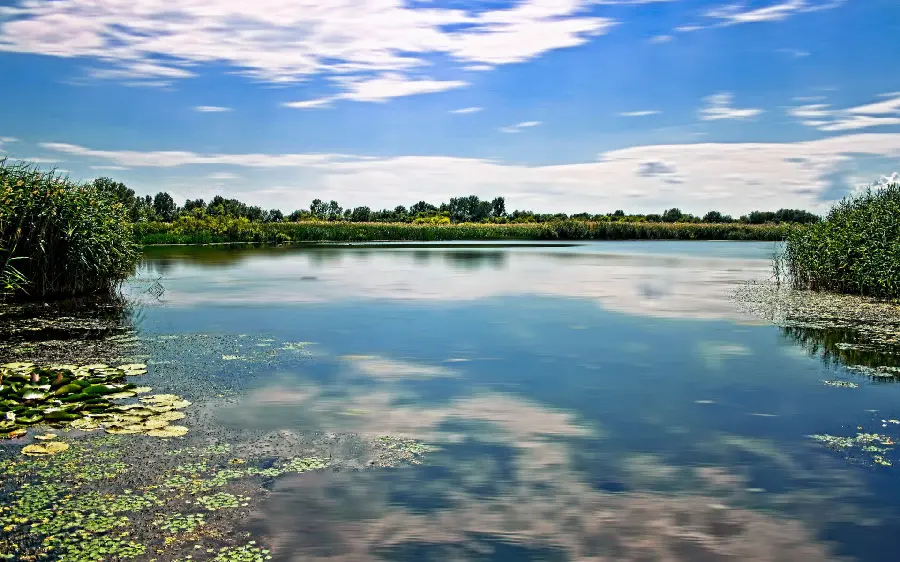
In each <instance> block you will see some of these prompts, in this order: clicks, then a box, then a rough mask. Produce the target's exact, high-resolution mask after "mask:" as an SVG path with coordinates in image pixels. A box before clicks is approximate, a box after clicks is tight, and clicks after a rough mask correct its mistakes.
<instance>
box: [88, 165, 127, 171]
mask: <svg viewBox="0 0 900 562" xmlns="http://www.w3.org/2000/svg"><path fill="white" fill-rule="evenodd" d="M90 168H91V169H92V170H110V171H122V170H130V169H131V168H129V167H128V166H91V167H90Z"/></svg>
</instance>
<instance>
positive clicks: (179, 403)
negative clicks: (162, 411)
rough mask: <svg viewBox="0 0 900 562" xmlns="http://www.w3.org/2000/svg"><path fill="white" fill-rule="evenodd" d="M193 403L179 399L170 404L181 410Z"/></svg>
mask: <svg viewBox="0 0 900 562" xmlns="http://www.w3.org/2000/svg"><path fill="white" fill-rule="evenodd" d="M190 405H191V403H190V402H188V401H187V400H178V401H177V402H172V403H170V404H169V406H171V407H173V408H175V409H176V410H181V409H182V408H187V407H188V406H190Z"/></svg>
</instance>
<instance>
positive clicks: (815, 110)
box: [788, 92, 900, 132]
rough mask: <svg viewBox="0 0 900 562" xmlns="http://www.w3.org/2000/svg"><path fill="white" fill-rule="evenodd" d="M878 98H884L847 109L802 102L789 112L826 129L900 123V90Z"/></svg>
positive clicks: (845, 129)
mask: <svg viewBox="0 0 900 562" xmlns="http://www.w3.org/2000/svg"><path fill="white" fill-rule="evenodd" d="M878 98H880V99H882V100H883V101H876V102H873V103H868V104H864V105H859V106H856V107H849V108H846V109H832V108H831V105H829V104H824V103H818V104H807V105H800V106H796V107H791V108H789V109H788V114H789V115H791V116H792V117H795V118H796V119H798V120H799V121H800V123H801V124H803V125H806V126H807V127H813V128H815V129H818V130H820V131H826V132H834V131H854V130H858V129H867V128H869V127H885V126H891V125H900V92H892V93H888V94H881V95H879V96H878Z"/></svg>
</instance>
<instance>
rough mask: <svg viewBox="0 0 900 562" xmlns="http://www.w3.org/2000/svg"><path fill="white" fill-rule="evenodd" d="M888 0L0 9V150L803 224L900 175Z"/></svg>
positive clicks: (171, 184)
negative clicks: (784, 214)
mask: <svg viewBox="0 0 900 562" xmlns="http://www.w3.org/2000/svg"><path fill="white" fill-rule="evenodd" d="M898 53H900V4H898V3H897V2H896V0H747V1H745V2H742V3H737V4H734V3H732V4H729V3H728V0H524V1H518V2H512V1H506V0H496V1H495V0H490V1H485V2H474V1H470V0H429V1H426V0H407V1H405V2H404V1H400V0H369V1H353V0H339V1H321V0H319V1H312V0H297V1H294V0H257V1H255V2H245V1H239V0H180V1H179V2H175V3H173V2H160V1H159V0H128V1H122V0H92V1H91V2H86V1H84V0H6V1H0V71H2V75H3V76H5V77H7V79H8V80H7V82H8V83H7V86H6V87H4V88H2V90H0V103H2V110H0V111H2V119H0V151H5V152H7V153H8V154H9V156H10V157H13V158H25V159H32V160H35V161H38V162H41V165H42V166H57V167H59V168H61V169H65V170H68V171H69V173H70V175H71V176H72V177H75V178H77V179H89V178H93V177H97V176H100V175H109V176H112V177H114V178H116V179H120V180H122V181H124V182H126V183H127V184H128V185H129V186H131V187H132V188H134V189H135V190H136V191H138V192H140V193H155V192H157V191H160V190H166V191H169V192H171V193H172V194H173V196H175V198H176V200H183V199H185V198H194V197H203V198H207V199H209V198H210V197H212V196H213V195H214V194H216V193H221V194H223V195H227V196H234V197H239V198H241V199H243V200H245V201H247V202H250V203H252V204H258V205H261V206H264V207H279V208H282V209H283V210H285V211H290V210H293V209H295V208H305V207H307V206H308V204H309V201H310V200H311V199H313V198H315V197H319V198H322V199H326V200H327V199H337V200H338V201H339V202H340V203H342V204H343V205H344V206H345V207H346V206H356V205H368V206H370V207H373V208H384V207H394V206H396V205H400V204H402V205H410V204H412V203H414V202H416V201H418V200H420V199H424V200H427V201H432V202H435V203H437V202H440V201H443V200H447V199H448V198H449V197H452V196H458V195H466V194H469V193H475V194H477V195H480V196H482V197H493V196H497V195H504V196H506V198H507V207H508V208H528V209H533V210H536V211H548V212H555V211H564V212H579V211H589V212H610V211H612V210H615V209H619V208H622V209H625V210H626V211H629V212H660V211H662V210H663V209H665V208H667V207H671V206H678V207H681V208H682V209H683V210H686V211H690V212H694V213H701V214H702V213H703V212H705V211H707V210H710V209H718V210H721V211H724V212H729V213H734V214H742V213H746V212H748V211H750V210H752V209H775V208H779V207H802V208H807V209H811V210H823V209H824V208H826V207H827V204H828V202H829V201H832V200H834V199H837V198H840V197H842V196H843V195H845V194H847V193H849V192H850V191H851V190H853V189H854V188H856V187H858V186H859V185H860V184H863V183H871V182H874V181H878V180H879V178H881V177H884V176H891V174H892V173H894V172H897V171H898V170H900V74H898V73H897V72H896V55H897V54H898Z"/></svg>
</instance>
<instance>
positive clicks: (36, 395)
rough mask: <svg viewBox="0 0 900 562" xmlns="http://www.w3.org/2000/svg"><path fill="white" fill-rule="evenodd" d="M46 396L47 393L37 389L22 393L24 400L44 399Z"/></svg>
mask: <svg viewBox="0 0 900 562" xmlns="http://www.w3.org/2000/svg"><path fill="white" fill-rule="evenodd" d="M46 398H47V394H46V393H44V392H39V391H37V390H29V391H27V392H25V394H23V395H22V400H44V399H46Z"/></svg>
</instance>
